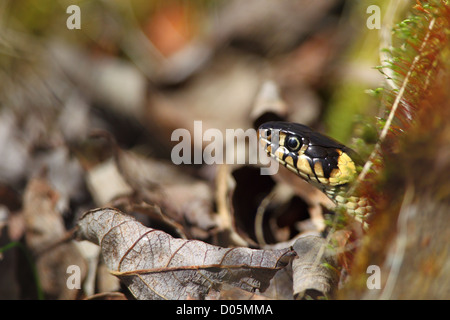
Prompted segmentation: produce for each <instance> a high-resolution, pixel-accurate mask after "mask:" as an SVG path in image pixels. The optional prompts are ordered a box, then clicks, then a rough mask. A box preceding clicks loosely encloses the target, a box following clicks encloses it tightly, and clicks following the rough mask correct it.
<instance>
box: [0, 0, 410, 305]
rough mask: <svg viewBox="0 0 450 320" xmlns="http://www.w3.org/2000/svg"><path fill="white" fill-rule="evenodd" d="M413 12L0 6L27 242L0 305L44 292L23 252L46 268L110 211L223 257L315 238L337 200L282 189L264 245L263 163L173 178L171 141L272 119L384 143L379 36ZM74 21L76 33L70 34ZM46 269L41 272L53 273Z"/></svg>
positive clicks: (285, 1)
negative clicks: (220, 248)
mask: <svg viewBox="0 0 450 320" xmlns="http://www.w3.org/2000/svg"><path fill="white" fill-rule="evenodd" d="M70 5H76V6H78V8H79V9H80V10H79V18H80V19H79V20H77V19H78V16H77V12H76V11H69V12H67V9H68V7H69V6H70ZM369 5H378V6H379V7H380V8H381V12H382V15H381V25H382V28H381V29H380V30H378V29H369V28H368V27H367V19H368V18H369V17H370V15H371V14H370V13H367V8H368V6H369ZM409 5H411V1H381V0H380V1H344V0H314V1H310V0H277V1H271V0H246V1H223V0H209V1H208V0H191V1H187V0H179V1H176V0H170V1H157V0H151V1H143V0H134V1H119V0H114V1H113V0H111V1H89V0H84V1H65V0H59V1H48V0H45V1H32V0H23V1H5V0H4V1H1V3H0V84H1V85H0V234H1V241H0V247H2V246H5V245H7V244H10V243H17V244H18V245H17V246H16V248H15V249H12V250H8V251H5V252H4V253H3V260H2V261H1V262H0V269H1V270H3V271H2V272H0V277H2V276H3V279H5V280H2V281H7V282H8V285H3V283H2V285H1V286H0V287H1V289H0V291H1V292H0V293H1V297H3V298H5V297H6V298H30V297H31V298H36V297H37V296H36V295H37V294H38V293H39V290H37V291H36V290H35V289H36V288H35V287H39V285H37V284H36V283H38V282H36V277H34V278H33V272H32V271H30V268H28V267H27V263H24V264H21V263H20V262H21V261H22V262H23V261H26V260H27V259H26V256H27V255H26V253H23V251H24V250H25V252H31V253H32V255H34V256H35V255H37V253H39V252H40V250H42V249H43V248H45V247H46V246H47V245H49V244H50V243H51V241H52V240H54V239H57V238H60V237H64V235H65V232H67V230H70V228H72V227H73V226H74V225H75V224H76V220H77V218H78V217H79V216H80V214H82V212H84V211H85V210H88V209H92V208H95V207H99V206H104V205H112V204H113V205H115V206H119V207H121V208H124V210H125V209H126V211H127V212H132V213H133V214H135V215H136V216H137V217H138V218H139V219H141V220H142V221H145V223H146V224H147V225H150V226H152V227H155V228H156V227H158V228H162V229H164V230H168V232H171V233H172V234H174V235H177V236H180V235H182V236H186V237H187V238H197V239H202V240H205V241H208V242H211V243H214V244H218V245H224V246H227V245H247V246H253V247H258V246H262V245H266V244H267V243H278V242H282V241H288V240H289V239H292V238H293V237H294V236H295V235H297V234H299V233H304V232H320V231H321V228H323V221H322V222H320V219H321V210H323V208H322V207H323V206H322V205H323V204H326V198H325V199H324V198H323V197H322V196H321V195H320V193H319V194H316V193H314V191H313V190H308V191H307V192H305V191H304V190H305V188H307V186H304V185H302V186H301V187H299V188H298V189H301V190H300V191H298V190H297V191H294V192H292V191H289V192H288V191H286V188H284V187H283V186H282V187H280V188H281V190H282V191H279V192H278V193H275V196H273V197H274V198H271V199H275V200H273V201H272V204H271V205H269V206H268V208H265V209H266V211H267V212H268V214H266V216H265V217H264V219H263V220H264V221H266V222H267V223H265V224H264V226H263V227H261V228H263V229H264V230H265V232H263V234H264V236H263V237H262V238H261V236H258V232H257V231H255V230H257V229H258V228H257V227H255V226H254V225H255V222H254V221H255V219H256V218H255V217H256V216H257V212H258V208H260V204H261V201H262V200H263V199H265V198H266V197H267V195H268V194H270V193H271V192H272V191H273V189H274V188H275V184H276V183H277V182H276V181H274V180H273V179H275V178H272V177H261V176H259V171H258V169H257V168H256V167H255V166H246V165H241V166H230V167H228V168H225V169H224V168H222V167H220V166H214V167H213V168H211V167H208V166H201V165H197V166H178V167H177V166H174V165H173V164H171V162H170V152H171V150H172V148H173V146H174V144H175V143H176V142H173V141H171V134H172V132H173V131H174V130H175V129H178V128H186V129H188V130H190V131H191V132H193V125H194V121H195V120H201V121H202V122H203V130H207V129H208V128H217V129H220V130H223V132H224V131H225V129H236V128H242V129H244V130H246V129H248V128H257V125H258V124H259V123H261V122H262V121H265V120H272V119H275V118H276V119H285V120H289V121H293V122H298V123H303V124H306V125H308V126H311V127H313V128H315V129H317V130H318V131H320V132H322V133H325V134H328V135H330V136H332V137H334V138H335V139H338V140H339V141H341V142H342V143H345V144H348V145H349V146H352V147H355V148H357V149H358V148H360V147H361V145H360V144H358V140H357V139H355V137H358V138H363V139H364V141H365V142H366V143H369V144H370V143H373V142H374V141H375V140H376V137H377V135H376V117H377V116H379V114H380V101H379V99H378V97H377V88H379V87H381V86H383V81H384V77H383V76H382V74H381V73H380V72H379V71H378V70H377V69H376V68H375V67H376V66H379V65H380V64H381V61H380V48H382V47H383V45H388V43H385V41H388V40H387V39H386V38H383V36H382V35H383V31H385V30H386V29H387V30H390V29H389V28H390V26H392V23H393V22H394V20H395V17H396V16H397V15H401V14H402V13H403V10H404V8H405V7H406V6H409ZM387 13H389V14H387ZM77 21H78V22H79V27H80V28H79V29H77V28H75V29H69V28H68V25H71V23H76V22H77ZM388 33H389V31H388ZM359 151H360V152H362V154H363V156H365V155H367V152H368V151H367V150H364V149H362V150H359ZM111 159H113V160H111ZM111 161H112V162H111ZM155 186H156V187H155ZM283 188H284V189H283ZM155 190H158V191H155ZM161 190H163V192H161ZM277 194H278V195H277ZM280 194H281V195H286V194H287V196H284V197H282V196H280ZM124 195H126V198H123V197H122V198H121V197H119V196H124ZM311 199H312V200H311ZM143 202H144V203H146V204H150V205H152V206H153V205H154V206H156V207H157V208H158V210H159V209H160V211H161V212H162V213H163V214H164V215H166V216H168V217H169V218H167V217H166V218H161V215H159V213H158V212H159V211H158V210H156V209H155V208H156V207H145V208H143V207H142V206H141V207H140V208H137V207H136V205H137V204H141V203H143ZM44 208H47V209H44ZM45 210H47V211H51V212H53V213H54V214H53V215H52V216H51V217H49V218H48V220H49V221H51V222H48V221H47V222H45V225H41V222H42V221H44V220H45V219H43V218H42V217H40V216H36V215H37V214H38V212H40V211H45ZM318 211H319V212H318ZM270 213H272V214H270ZM311 213H312V214H311ZM217 214H218V215H217ZM310 216H312V217H313V218H312V220H313V221H311V218H310ZM218 217H219V218H218ZM230 217H231V218H230ZM270 219H272V220H270ZM270 221H272V222H273V223H272V224H271V222H270ZM55 226H57V227H55ZM266 229H267V230H266ZM36 230H38V231H39V232H36ZM180 230H181V231H180ZM36 234H38V236H37V235H36ZM36 237H38V238H39V237H41V238H39V239H38V240H36ZM19 244H20V245H19ZM19 247H21V248H22V249H23V248H24V249H23V250H22V249H19ZM76 250H81V249H76ZM77 252H78V251H77ZM97 254H98V253H97ZM61 255H63V253H60V254H59V255H58V257H56V258H54V259H55V260H54V261H61V264H63V262H62V261H66V260H67V261H69V262H71V261H72V262H71V263H72V264H73V259H74V258H73V255H77V256H78V255H79V253H73V255H72V256H69V257H61ZM81 255H82V256H83V254H81ZM93 255H94V256H95V254H93ZM64 259H66V260H64ZM71 259H72V260H71ZM77 259H78V258H77ZM79 259H80V261H84V262H80V264H86V265H89V263H90V262H89V261H91V260H89V259H90V258H86V256H83V257H80V258H79ZM42 264H43V266H40V265H38V266H37V269H38V273H40V272H41V273H44V274H45V273H46V274H53V275H54V274H57V273H55V272H56V271H54V270H53V269H51V270H50V269H49V268H54V266H53V267H50V266H49V265H50V264H49V263H48V262H47V263H42ZM94 264H95V263H94ZM19 266H21V267H19ZM98 269H101V268H100V267H99V268H98ZM62 270H63V271H64V270H65V269H64V268H63V269H62ZM63 271H61V272H62V273H60V274H64V272H63ZM86 273H87V272H86ZM87 274H88V273H87ZM85 276H86V277H89V276H88V275H85ZM45 277H46V276H43V275H41V276H40V277H38V278H40V282H41V285H40V287H42V290H41V293H42V291H43V292H44V295H45V297H51V298H70V299H72V298H77V297H80V296H86V295H89V294H94V293H96V292H104V291H108V290H109V289H104V288H103V289H102V288H101V284H102V282H101V280H98V279H99V277H97V276H91V278H95V279H96V280H95V281H94V282H92V283H94V284H91V287H90V289H86V287H85V288H84V289H83V291H82V292H81V293H80V292H77V293H75V294H74V293H73V292H68V291H67V290H66V289H65V288H63V287H64V286H62V285H61V286H60V285H58V284H55V283H56V282H55V281H56V280H54V279H51V280H45ZM24 279H25V280H24ZM26 279H28V280H29V283H26V282H27V281H26ZM33 279H34V280H33ZM64 279H65V278H64ZM4 283H6V282H4ZM115 286H116V287H115V288H116V289H117V284H115ZM36 292H38V293H36Z"/></svg>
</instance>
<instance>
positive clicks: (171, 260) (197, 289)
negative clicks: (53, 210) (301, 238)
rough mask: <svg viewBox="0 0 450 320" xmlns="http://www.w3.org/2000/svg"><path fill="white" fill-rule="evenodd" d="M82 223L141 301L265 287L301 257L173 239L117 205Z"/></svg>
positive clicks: (81, 233) (86, 236) (82, 232)
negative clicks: (226, 288)
mask: <svg viewBox="0 0 450 320" xmlns="http://www.w3.org/2000/svg"><path fill="white" fill-rule="evenodd" d="M78 227H79V229H78V232H77V237H78V238H79V239H81V240H89V241H91V242H94V243H96V244H99V245H100V246H101V249H102V253H103V257H104V260H105V263H106V265H107V266H108V268H109V269H110V271H111V273H112V274H114V275H116V276H117V277H119V278H120V280H121V281H122V282H123V283H124V284H125V285H126V286H127V287H128V289H129V290H130V292H131V293H132V294H133V295H134V296H135V297H136V298H137V299H170V300H173V299H188V298H189V299H204V298H205V297H206V296H208V298H211V297H215V296H216V295H215V293H217V296H218V294H219V291H220V288H221V286H222V285H224V284H226V285H232V286H235V287H238V288H241V289H244V290H247V291H255V290H260V291H264V290H265V289H266V288H267V287H268V285H269V281H270V279H271V278H272V277H273V276H274V275H275V273H276V272H277V271H278V270H280V269H281V268H283V267H284V266H285V265H287V263H288V262H289V261H290V258H291V257H293V256H294V255H295V253H294V252H293V251H292V250H291V249H281V250H256V249H249V248H222V247H218V246H213V245H210V244H207V243H205V242H202V241H197V240H184V239H177V238H173V237H172V236H170V235H169V234H167V233H165V232H163V231H159V230H156V229H152V228H147V227H145V226H143V225H142V224H140V223H139V222H138V221H136V220H135V219H134V218H132V217H130V216H127V215H125V214H123V213H122V212H120V211H119V210H116V209H112V208H102V209H96V210H91V211H88V212H87V213H85V214H84V215H83V217H82V218H81V219H80V221H79V223H78Z"/></svg>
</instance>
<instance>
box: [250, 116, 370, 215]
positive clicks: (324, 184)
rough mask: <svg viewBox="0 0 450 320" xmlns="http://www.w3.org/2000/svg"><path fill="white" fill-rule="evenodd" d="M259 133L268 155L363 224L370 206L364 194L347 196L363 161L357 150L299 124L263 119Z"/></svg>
mask: <svg viewBox="0 0 450 320" xmlns="http://www.w3.org/2000/svg"><path fill="white" fill-rule="evenodd" d="M258 132H259V141H260V143H261V144H262V146H263V148H264V150H265V152H266V153H267V155H269V156H270V157H271V158H274V159H275V160H276V161H278V162H279V163H280V164H282V165H283V166H284V167H286V168H287V169H289V170H290V171H291V172H293V173H295V174H296V175H297V176H299V177H300V178H302V179H303V180H305V181H307V182H308V183H310V184H311V185H313V186H314V187H316V188H318V189H319V190H321V191H322V192H323V193H325V195H327V196H328V198H330V199H331V200H332V201H333V202H334V203H335V204H336V205H339V206H341V207H344V209H345V210H346V212H347V213H348V214H350V215H352V216H353V217H354V218H355V219H356V220H358V221H360V222H362V223H365V221H366V220H367V218H368V217H369V216H370V213H371V211H372V207H371V206H370V204H369V202H368V200H367V199H366V198H365V197H360V196H356V195H349V189H350V186H351V185H352V184H353V183H354V182H355V180H356V178H357V176H358V167H360V166H361V165H362V164H363V163H362V160H361V157H360V156H359V155H358V153H356V152H355V151H354V150H353V149H351V148H349V147H347V146H345V145H344V144H341V143H340V142H338V141H336V140H334V139H333V138H331V137H328V136H326V135H323V134H321V133H319V132H317V131H314V130H313V129H311V128H310V127H308V126H306V125H303V124H299V123H293V122H284V121H271V122H266V123H263V124H262V125H261V126H260V127H259V129H258Z"/></svg>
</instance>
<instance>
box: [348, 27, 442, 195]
mask: <svg viewBox="0 0 450 320" xmlns="http://www.w3.org/2000/svg"><path fill="white" fill-rule="evenodd" d="M435 21H436V18H433V19H431V21H430V24H429V26H428V32H427V35H426V36H425V39H424V40H423V43H422V45H421V46H420V49H419V53H418V54H417V55H416V56H415V57H414V60H413V62H412V64H411V68H410V69H409V71H408V73H407V74H406V77H405V79H404V80H403V83H402V86H401V88H400V90H399V92H398V94H397V96H396V98H395V101H394V104H393V105H392V109H391V112H390V113H389V117H388V119H387V121H386V124H385V125H384V127H383V130H382V131H381V134H380V138H379V140H378V142H377V144H376V145H375V148H374V150H373V151H372V153H371V154H370V157H369V160H367V162H366V163H365V165H364V167H363V169H362V171H361V173H360V174H359V176H358V178H357V179H356V183H355V184H353V186H352V188H351V189H350V192H349V194H352V193H353V192H354V191H355V186H356V185H357V184H359V183H361V181H363V180H364V178H365V177H366V175H367V173H368V172H369V170H370V167H371V166H372V164H373V160H374V159H375V157H376V156H377V154H378V152H379V151H380V148H381V143H382V142H383V141H384V139H385V138H386V135H387V133H388V131H389V128H390V127H391V123H392V121H393V120H394V117H395V114H396V112H397V109H398V106H399V104H400V101H401V99H402V97H403V94H404V92H405V90H406V86H407V84H408V82H409V78H410V76H411V74H412V73H413V71H414V69H415V68H416V64H417V62H418V61H419V59H420V58H421V56H422V52H423V50H424V48H425V45H426V44H427V42H428V39H429V38H430V34H431V31H432V30H433V27H434V23H435Z"/></svg>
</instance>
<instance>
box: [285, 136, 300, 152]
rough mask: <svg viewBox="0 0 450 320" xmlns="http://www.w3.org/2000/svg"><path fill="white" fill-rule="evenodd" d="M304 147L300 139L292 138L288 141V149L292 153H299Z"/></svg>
mask: <svg viewBox="0 0 450 320" xmlns="http://www.w3.org/2000/svg"><path fill="white" fill-rule="evenodd" d="M301 146H302V143H301V142H300V139H299V138H297V137H294V136H290V137H288V138H287V140H286V148H288V149H289V150H290V151H297V150H298V149H300V147H301Z"/></svg>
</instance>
